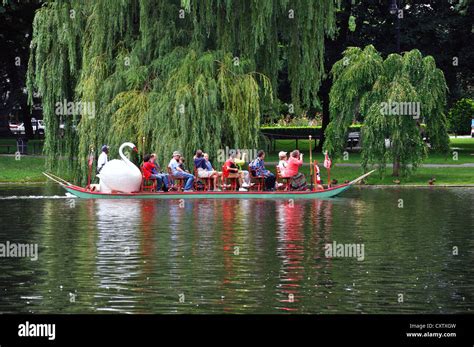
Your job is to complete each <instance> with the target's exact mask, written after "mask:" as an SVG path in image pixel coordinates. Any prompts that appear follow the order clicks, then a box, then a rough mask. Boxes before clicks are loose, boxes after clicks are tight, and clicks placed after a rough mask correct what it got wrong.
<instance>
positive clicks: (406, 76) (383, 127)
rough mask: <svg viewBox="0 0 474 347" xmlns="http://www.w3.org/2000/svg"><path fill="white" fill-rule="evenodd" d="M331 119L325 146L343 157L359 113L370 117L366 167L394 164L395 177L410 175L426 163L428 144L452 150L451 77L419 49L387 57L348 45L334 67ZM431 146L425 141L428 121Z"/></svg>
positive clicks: (366, 124)
mask: <svg viewBox="0 0 474 347" xmlns="http://www.w3.org/2000/svg"><path fill="white" fill-rule="evenodd" d="M331 73H332V75H333V81H334V82H333V87H332V89H331V92H330V95H329V97H330V117H331V121H330V123H329V125H328V128H327V129H326V133H325V134H326V136H327V140H326V141H327V142H326V143H325V149H326V150H328V151H329V152H330V153H332V155H333V156H335V157H337V156H338V155H340V154H341V153H342V151H343V150H344V147H345V143H346V139H347V132H348V128H349V126H350V125H351V123H352V122H353V119H354V117H355V115H356V114H357V113H359V112H360V114H361V115H362V116H363V118H364V124H363V128H362V129H363V130H362V133H363V143H362V165H363V167H364V169H367V168H368V166H372V165H374V164H377V165H378V166H379V169H380V171H381V172H382V173H383V171H384V170H385V168H386V164H387V163H389V162H392V163H393V172H392V174H393V176H399V175H400V174H403V175H407V174H409V173H410V172H411V171H412V169H416V167H417V166H418V165H419V164H420V163H421V162H422V160H423V159H424V158H425V156H426V154H427V149H428V146H431V148H432V149H433V150H439V151H443V152H446V151H447V150H448V149H449V137H448V135H447V130H446V117H445V113H444V111H445V107H446V91H447V87H446V81H445V78H444V74H443V72H442V71H441V70H440V69H438V68H437V67H436V64H435V61H434V59H433V57H431V56H426V57H423V56H422V54H421V53H420V52H419V51H418V50H416V49H414V50H412V51H409V52H406V53H404V54H403V55H399V54H390V55H389V56H388V57H387V58H386V59H385V60H384V59H383V58H382V56H381V55H380V54H379V52H377V50H376V49H375V48H374V47H373V46H372V45H369V46H367V47H365V48H364V49H360V48H357V47H350V48H348V49H347V50H346V51H345V52H344V55H343V58H342V59H341V60H339V61H338V62H336V63H335V64H334V66H333V67H332V70H331ZM422 120H423V121H424V123H425V125H424V126H426V129H425V134H426V136H427V138H428V144H425V142H424V141H423V139H422V136H421V132H422V129H421V127H422V124H421V121H422Z"/></svg>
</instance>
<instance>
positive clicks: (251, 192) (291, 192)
mask: <svg viewBox="0 0 474 347" xmlns="http://www.w3.org/2000/svg"><path fill="white" fill-rule="evenodd" d="M348 185H349V184H348V183H346V184H341V185H339V186H336V187H331V188H328V189H325V190H314V191H312V190H311V191H289V192H288V191H246V192H239V191H229V190H226V191H222V192H214V191H194V192H158V193H157V192H136V193H103V192H92V191H89V190H87V189H85V188H83V187H78V186H75V185H70V186H66V187H67V188H69V189H72V190H77V191H80V192H84V193H87V194H95V195H113V196H135V195H202V194H212V195H220V194H235V195H244V194H245V195H248V194H257V195H258V194H288V195H306V194H314V193H322V192H329V191H331V190H335V189H339V188H343V187H346V186H348Z"/></svg>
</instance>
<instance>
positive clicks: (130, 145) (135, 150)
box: [119, 142, 138, 153]
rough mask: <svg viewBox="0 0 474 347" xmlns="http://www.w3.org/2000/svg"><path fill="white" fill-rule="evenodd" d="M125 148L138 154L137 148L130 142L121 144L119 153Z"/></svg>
mask: <svg viewBox="0 0 474 347" xmlns="http://www.w3.org/2000/svg"><path fill="white" fill-rule="evenodd" d="M125 147H129V148H131V149H132V151H134V152H136V153H138V148H137V146H135V145H134V144H133V143H131V142H124V143H122V145H121V146H120V148H119V153H120V152H122V151H123V149H124V148H125Z"/></svg>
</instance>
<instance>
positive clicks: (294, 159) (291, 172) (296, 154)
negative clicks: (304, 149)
mask: <svg viewBox="0 0 474 347" xmlns="http://www.w3.org/2000/svg"><path fill="white" fill-rule="evenodd" d="M302 165H303V153H300V151H298V150H297V149H295V150H294V151H293V152H291V153H290V159H288V163H287V165H286V168H285V176H288V177H293V176H296V175H297V174H298V170H299V168H300V167H301V166H302Z"/></svg>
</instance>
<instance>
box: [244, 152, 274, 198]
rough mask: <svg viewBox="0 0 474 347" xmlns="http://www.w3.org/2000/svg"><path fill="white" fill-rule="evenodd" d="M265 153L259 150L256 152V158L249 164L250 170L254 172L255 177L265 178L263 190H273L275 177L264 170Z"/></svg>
mask: <svg viewBox="0 0 474 347" xmlns="http://www.w3.org/2000/svg"><path fill="white" fill-rule="evenodd" d="M264 159H265V152H264V151H263V150H259V151H258V152H257V158H255V160H254V161H252V162H251V163H250V170H253V171H255V175H256V176H263V177H265V190H270V191H273V190H275V182H276V176H275V175H274V174H273V173H272V172H271V171H270V170H267V169H266V168H265V162H264Z"/></svg>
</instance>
